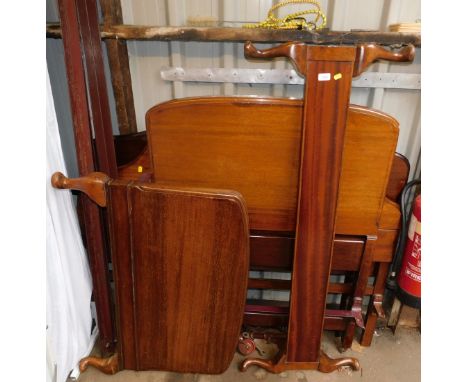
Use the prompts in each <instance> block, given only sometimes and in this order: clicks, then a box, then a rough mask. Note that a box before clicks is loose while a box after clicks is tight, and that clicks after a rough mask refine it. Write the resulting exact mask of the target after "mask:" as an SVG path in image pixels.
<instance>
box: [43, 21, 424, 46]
mask: <svg viewBox="0 0 468 382" xmlns="http://www.w3.org/2000/svg"><path fill="white" fill-rule="evenodd" d="M46 36H47V37H50V38H60V37H61V29H60V25H58V24H54V23H49V24H47V25H46ZM101 37H102V38H108V39H116V38H118V39H122V40H153V41H237V42H244V41H247V40H251V41H254V42H255V41H256V42H287V41H300V42H307V43H311V44H324V45H326V44H340V45H346V44H352V45H354V44H358V43H366V42H368V43H377V44H381V45H395V44H413V45H416V46H421V34H420V33H396V32H378V31H372V32H363V31H321V32H313V31H305V30H284V29H246V28H222V27H221V28H209V27H199V28H196V27H170V26H168V27H160V26H152V25H124V24H122V25H110V26H101Z"/></svg>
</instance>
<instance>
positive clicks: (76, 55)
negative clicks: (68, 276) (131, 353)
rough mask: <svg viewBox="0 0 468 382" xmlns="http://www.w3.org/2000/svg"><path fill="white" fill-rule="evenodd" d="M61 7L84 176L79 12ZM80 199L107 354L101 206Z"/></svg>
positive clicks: (108, 312)
mask: <svg viewBox="0 0 468 382" xmlns="http://www.w3.org/2000/svg"><path fill="white" fill-rule="evenodd" d="M58 8H59V12H60V19H61V20H62V28H63V46H64V51H65V66H66V70H67V78H68V91H69V94H70V103H71V110H72V119H73V131H74V135H75V145H76V153H77V159H78V170H79V173H80V175H81V176H85V175H88V174H89V173H90V172H93V171H95V170H96V164H95V160H94V157H93V147H92V135H91V123H90V114H89V108H88V98H87V90H86V75H85V66H84V63H83V61H82V51H81V40H80V25H79V22H78V11H77V9H76V4H75V1H74V0H59V2H58ZM80 198H81V202H82V206H83V220H84V228H85V237H86V250H87V252H88V258H89V265H90V269H91V273H92V275H93V296H94V301H95V303H96V312H97V321H98V327H99V339H100V345H101V351H102V352H103V353H104V354H106V353H110V352H112V351H113V347H114V328H113V320H112V307H111V300H110V288H109V280H108V277H109V275H108V271H107V261H106V256H105V242H104V236H103V235H104V232H103V229H102V225H101V215H100V211H99V207H98V206H97V205H96V204H95V203H94V202H92V201H91V200H90V199H89V198H88V197H87V196H85V195H82V196H80Z"/></svg>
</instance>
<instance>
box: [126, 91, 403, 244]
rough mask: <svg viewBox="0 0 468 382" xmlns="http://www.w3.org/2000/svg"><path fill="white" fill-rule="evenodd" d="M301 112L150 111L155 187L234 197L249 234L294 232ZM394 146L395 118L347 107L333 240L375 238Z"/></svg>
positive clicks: (273, 106) (200, 104) (266, 108)
mask: <svg viewBox="0 0 468 382" xmlns="http://www.w3.org/2000/svg"><path fill="white" fill-rule="evenodd" d="M302 105H303V102H302V101H301V100H289V99H278V98H276V99H275V98H249V97H232V98H224V97H216V98H210V97H201V98H189V99H181V100H175V101H169V102H166V103H163V104H160V105H157V106H155V107H153V108H152V109H150V110H149V111H148V113H147V115H146V123H147V134H148V140H149V147H150V149H151V150H150V151H151V152H150V155H151V158H150V159H151V161H152V164H153V166H154V174H155V178H156V180H158V181H164V182H174V183H177V184H185V185H188V186H193V187H197V186H201V187H213V188H228V189H232V190H237V191H239V192H240V193H241V194H242V195H243V196H244V198H245V200H246V202H247V207H248V210H249V218H250V227H251V229H254V230H255V229H256V230H270V231H287V232H293V231H294V230H295V224H296V207H297V190H298V179H299V157H300V142H301V135H300V132H301V124H302ZM397 140H398V123H397V121H396V120H395V119H393V118H392V117H390V116H388V115H386V114H384V113H381V112H378V111H374V110H370V109H367V108H364V107H360V106H351V107H350V110H349V113H348V118H347V130H346V135H345V144H344V151H343V168H342V185H341V187H340V191H339V199H338V207H337V215H336V232H337V233H339V234H350V235H352V234H367V233H369V234H375V231H376V229H377V226H378V223H379V219H380V211H381V208H382V204H383V202H384V199H385V194H386V185H387V182H388V178H389V174H390V170H391V165H392V160H393V156H394V153H395V147H396V143H397ZM130 171H131V170H130ZM133 171H134V170H133Z"/></svg>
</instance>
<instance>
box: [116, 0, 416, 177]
mask: <svg viewBox="0 0 468 382" xmlns="http://www.w3.org/2000/svg"><path fill="white" fill-rule="evenodd" d="M277 2H278V1H272V0H239V1H235V0H198V1H190V0H139V1H131V0H122V11H123V17H124V22H125V23H126V24H146V25H160V26H165V25H172V26H180V25H190V22H192V24H193V22H194V21H195V22H198V23H202V22H203V21H205V22H206V23H207V24H210V23H211V24H214V23H215V24H217V25H222V26H239V25H241V24H240V23H242V22H258V21H261V20H263V19H265V17H266V15H267V12H268V9H269V8H270V7H271V6H272V5H273V4H276V3H277ZM320 3H321V5H322V9H323V11H324V13H325V14H326V15H327V21H328V26H329V27H330V29H332V30H350V29H370V30H388V25H390V24H393V23H397V22H414V21H415V20H417V19H420V13H421V6H420V2H419V1H404V0H391V1H390V0H353V1H348V0H328V1H327V0H325V1H321V2H320ZM300 7H302V8H306V7H307V5H305V4H304V5H302V6H300ZM300 7H296V8H292V7H286V8H280V11H279V12H280V13H279V14H280V15H286V14H287V13H289V12H291V10H292V9H298V8H299V9H301V8H300ZM259 46H260V47H262V48H265V47H269V46H270V45H268V44H259ZM128 51H129V60H130V70H131V75H132V86H133V91H134V98H135V110H136V115H137V124H138V130H139V131H142V130H144V129H145V120H144V116H145V112H146V111H147V110H148V109H149V108H150V107H151V106H153V105H155V104H157V103H161V102H164V101H167V100H170V99H173V98H181V97H191V96H202V95H205V96H206V95H213V96H216V95H226V96H231V95H268V96H276V97H294V98H302V94H303V86H301V85H269V84H233V83H223V84H217V83H201V82H200V83H193V82H180V81H174V82H169V81H165V80H162V79H161V76H160V70H161V68H164V67H183V68H185V69H194V68H261V69H292V66H291V64H290V63H289V62H287V60H286V59H277V60H274V61H261V60H259V61H256V60H246V59H245V58H244V54H243V45H242V44H239V43H210V42H141V41H133V42H129V43H128ZM420 66H421V59H420V49H417V53H416V59H415V60H414V62H413V63H411V64H401V63H397V64H395V63H394V64H388V63H378V64H374V65H372V66H371V67H370V68H369V71H375V72H393V73H420ZM351 102H352V103H355V104H358V105H364V106H368V107H372V108H375V109H379V110H382V111H384V112H386V113H388V114H390V115H392V116H393V117H395V118H396V119H397V120H398V121H399V122H400V139H399V142H398V147H397V150H398V151H399V152H400V153H402V154H403V155H405V156H406V157H407V158H408V159H409V161H410V163H411V167H412V173H411V174H412V176H413V174H414V173H415V172H417V173H418V172H419V171H418V170H417V167H418V166H417V163H418V158H419V155H420V154H419V153H420V91H419V90H408V89H383V88H375V89H370V88H354V89H353V91H352V94H351Z"/></svg>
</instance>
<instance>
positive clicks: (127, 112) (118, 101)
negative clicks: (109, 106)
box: [99, 0, 137, 134]
mask: <svg viewBox="0 0 468 382" xmlns="http://www.w3.org/2000/svg"><path fill="white" fill-rule="evenodd" d="M99 2H100V4H101V9H102V15H103V18H104V25H106V26H108V25H112V24H122V23H123V18H122V7H121V5H120V0H99ZM105 41H106V47H107V56H108V58H109V66H110V73H111V80H112V89H113V91H114V98H115V106H116V111H117V120H118V122H119V131H120V134H130V133H136V132H137V124H136V117H135V105H134V102H133V91H132V79H131V76H130V66H129V63H128V51H127V43H126V41H125V40H115V39H106V40H105Z"/></svg>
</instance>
